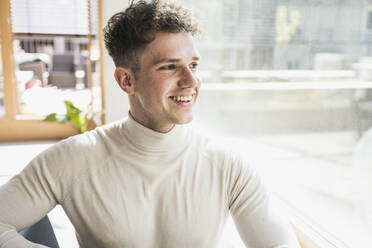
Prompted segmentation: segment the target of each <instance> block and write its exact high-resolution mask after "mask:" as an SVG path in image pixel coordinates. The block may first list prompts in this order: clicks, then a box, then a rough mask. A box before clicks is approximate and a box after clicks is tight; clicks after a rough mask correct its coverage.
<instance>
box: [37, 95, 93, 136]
mask: <svg viewBox="0 0 372 248" xmlns="http://www.w3.org/2000/svg"><path fill="white" fill-rule="evenodd" d="M65 106H66V114H64V115H57V114H56V113H51V114H49V115H47V116H46V117H45V119H44V121H46V122H58V123H66V122H68V121H72V124H73V126H74V128H76V130H78V132H79V133H84V132H85V131H87V130H88V121H89V120H90V119H91V118H92V116H89V112H88V113H85V112H83V111H82V110H81V109H79V108H77V107H75V106H74V105H73V104H72V102H70V101H65ZM88 109H91V105H90V106H88Z"/></svg>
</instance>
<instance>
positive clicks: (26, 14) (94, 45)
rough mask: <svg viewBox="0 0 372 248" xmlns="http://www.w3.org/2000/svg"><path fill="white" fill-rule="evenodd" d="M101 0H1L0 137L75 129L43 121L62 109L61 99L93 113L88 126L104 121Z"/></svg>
mask: <svg viewBox="0 0 372 248" xmlns="http://www.w3.org/2000/svg"><path fill="white" fill-rule="evenodd" d="M99 4H101V2H100V0H84V1H75V0H63V1H54V2H51V1H47V0H42V1H36V0H31V1H26V0H19V1H18V0H17V1H16V0H5V1H1V4H0V5H1V8H0V10H1V15H0V21H1V22H0V26H1V27H0V28H1V29H2V30H3V31H4V32H3V33H2V36H1V37H2V38H3V41H2V43H1V44H2V48H3V53H4V54H3V58H2V59H3V60H2V62H3V66H4V74H5V75H4V88H5V90H2V89H1V87H0V99H1V101H2V96H3V95H4V98H5V99H4V101H2V102H4V104H3V105H0V106H2V107H3V108H5V109H6V115H7V116H6V117H8V118H0V140H14V139H22V140H23V139H40V138H63V137H68V136H70V135H73V134H76V130H74V128H72V127H69V126H68V125H67V124H66V125H59V124H55V123H46V122H42V119H44V118H45V116H46V115H47V114H51V113H57V114H64V113H65V112H66V108H65V106H64V101H65V100H69V101H71V102H72V103H73V104H74V105H75V106H77V107H78V108H80V109H81V110H82V111H83V112H84V113H87V115H88V116H93V119H94V122H90V123H91V124H92V126H95V125H100V124H101V123H104V116H103V115H102V111H101V110H102V105H103V104H102V100H101V98H102V97H103V96H102V94H101V92H102V90H103V80H102V74H101V66H102V63H103V62H102V59H101V58H102V56H101V53H102V49H101V48H102V47H103V40H102V37H101V36H100V35H101V33H102V32H101V30H102V27H100V28H99V26H101V25H102V21H99V15H98V13H99V11H100V8H99ZM0 86H2V84H1V82H0ZM3 91H4V92H3ZM0 103H1V102H0ZM0 110H1V107H0ZM0 113H1V112H0ZM0 117H1V115H0Z"/></svg>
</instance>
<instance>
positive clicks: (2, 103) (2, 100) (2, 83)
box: [0, 42, 5, 117]
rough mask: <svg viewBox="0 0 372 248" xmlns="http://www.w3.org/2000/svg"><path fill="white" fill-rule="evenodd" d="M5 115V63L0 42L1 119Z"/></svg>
mask: <svg viewBox="0 0 372 248" xmlns="http://www.w3.org/2000/svg"><path fill="white" fill-rule="evenodd" d="M4 115H5V107H4V77H3V63H2V54H1V42H0V117H2V116H4Z"/></svg>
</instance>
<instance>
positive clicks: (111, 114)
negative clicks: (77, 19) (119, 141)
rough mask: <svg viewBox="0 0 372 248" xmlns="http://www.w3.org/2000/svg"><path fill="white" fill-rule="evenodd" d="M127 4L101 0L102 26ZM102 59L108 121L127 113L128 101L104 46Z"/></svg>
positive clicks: (117, 118) (125, 2)
mask: <svg viewBox="0 0 372 248" xmlns="http://www.w3.org/2000/svg"><path fill="white" fill-rule="evenodd" d="M127 5H128V4H127V1H116V0H115V1H113V0H103V23H104V26H105V25H106V23H107V21H108V19H109V18H110V17H111V16H112V15H113V14H115V13H117V12H119V11H122V10H123V9H124V8H125V7H126V6H127ZM103 61H104V75H105V77H104V85H105V113H106V123H110V122H113V121H116V120H119V119H121V118H123V117H125V116H127V115H128V110H129V102H128V97H127V94H126V93H125V92H124V91H122V90H121V89H120V87H119V86H118V85H117V83H116V81H115V78H114V70H115V65H114V62H113V61H112V59H111V57H110V56H109V54H108V52H107V50H106V48H105V49H104V57H103Z"/></svg>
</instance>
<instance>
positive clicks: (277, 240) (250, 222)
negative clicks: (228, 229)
mask: <svg viewBox="0 0 372 248" xmlns="http://www.w3.org/2000/svg"><path fill="white" fill-rule="evenodd" d="M233 219H234V222H235V225H236V227H237V229H238V231H239V234H240V237H241V239H242V240H243V242H244V244H245V245H246V246H247V247H250V248H256V247H257V248H261V247H262V248H263V247H267V248H299V247H300V245H299V243H298V241H297V238H296V236H295V234H294V231H293V229H292V228H291V226H290V224H289V222H288V221H287V220H286V219H285V218H283V217H282V216H281V214H280V213H279V212H278V211H276V209H275V208H274V207H273V205H272V204H270V203H269V202H267V203H263V204H262V205H261V206H259V207H257V208H256V209H255V210H254V211H253V212H251V211H242V212H241V213H240V214H239V215H234V216H233Z"/></svg>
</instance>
